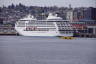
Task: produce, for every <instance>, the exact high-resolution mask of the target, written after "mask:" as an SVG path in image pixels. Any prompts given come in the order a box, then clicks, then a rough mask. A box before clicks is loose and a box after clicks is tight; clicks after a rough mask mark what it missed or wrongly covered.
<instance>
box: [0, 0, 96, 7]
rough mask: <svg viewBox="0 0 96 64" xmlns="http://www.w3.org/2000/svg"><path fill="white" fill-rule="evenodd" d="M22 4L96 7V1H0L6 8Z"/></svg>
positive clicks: (0, 4)
mask: <svg viewBox="0 0 96 64" xmlns="http://www.w3.org/2000/svg"><path fill="white" fill-rule="evenodd" d="M12 3H14V4H18V3H22V4H24V5H27V6H30V5H33V6H54V5H56V6H59V7H64V6H66V7H68V6H69V4H71V5H72V7H81V6H83V7H90V6H91V7H96V0H0V6H3V5H5V6H8V5H10V4H12Z"/></svg>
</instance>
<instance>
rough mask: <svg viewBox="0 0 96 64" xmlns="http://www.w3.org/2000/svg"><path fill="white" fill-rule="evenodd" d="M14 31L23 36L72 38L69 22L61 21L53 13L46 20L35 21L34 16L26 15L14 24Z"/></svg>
mask: <svg viewBox="0 0 96 64" xmlns="http://www.w3.org/2000/svg"><path fill="white" fill-rule="evenodd" d="M15 29H16V31H17V32H18V33H19V34H20V35H23V36H65V37H66V36H73V28H72V26H71V24H70V22H69V20H63V19H62V18H61V17H58V16H57V14H53V13H50V14H49V15H48V17H47V18H46V20H37V19H36V18H34V16H32V15H27V16H26V17H24V18H22V19H20V20H18V21H17V22H16V23H15Z"/></svg>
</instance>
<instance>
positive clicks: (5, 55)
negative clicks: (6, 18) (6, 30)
mask: <svg viewBox="0 0 96 64" xmlns="http://www.w3.org/2000/svg"><path fill="white" fill-rule="evenodd" d="M0 64H96V39H95V38H93V39H90V38H78V39H74V40H64V39H59V38H56V37H24V36H0Z"/></svg>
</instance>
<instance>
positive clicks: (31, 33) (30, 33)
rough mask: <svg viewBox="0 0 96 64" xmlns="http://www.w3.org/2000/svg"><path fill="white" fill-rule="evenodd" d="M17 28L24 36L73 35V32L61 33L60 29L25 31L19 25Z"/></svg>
mask: <svg viewBox="0 0 96 64" xmlns="http://www.w3.org/2000/svg"><path fill="white" fill-rule="evenodd" d="M15 29H16V31H17V32H18V33H19V35H22V36H73V33H70V34H60V33H59V32H58V31H23V29H22V28H19V27H15Z"/></svg>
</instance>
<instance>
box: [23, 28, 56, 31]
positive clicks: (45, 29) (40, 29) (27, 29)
mask: <svg viewBox="0 0 96 64" xmlns="http://www.w3.org/2000/svg"><path fill="white" fill-rule="evenodd" d="M49 30H50V31H55V30H56V28H39V29H38V28H26V29H25V30H24V31H49Z"/></svg>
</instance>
